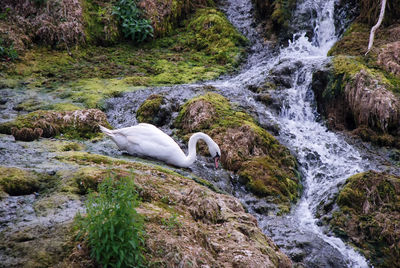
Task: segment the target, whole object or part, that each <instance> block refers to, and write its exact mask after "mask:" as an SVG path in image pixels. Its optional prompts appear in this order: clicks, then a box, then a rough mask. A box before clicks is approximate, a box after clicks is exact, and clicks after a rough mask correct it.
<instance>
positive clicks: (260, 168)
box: [239, 152, 302, 203]
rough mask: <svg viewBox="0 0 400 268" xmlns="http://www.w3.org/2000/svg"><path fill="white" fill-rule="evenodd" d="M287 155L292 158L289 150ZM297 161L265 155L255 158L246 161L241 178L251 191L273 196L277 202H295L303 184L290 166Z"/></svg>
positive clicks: (240, 173) (241, 170)
mask: <svg viewBox="0 0 400 268" xmlns="http://www.w3.org/2000/svg"><path fill="white" fill-rule="evenodd" d="M287 154H288V155H287V157H288V158H292V159H291V161H295V160H294V159H293V157H291V156H290V153H289V152H287ZM292 166H295V163H289V164H285V161H284V158H281V157H275V158H272V157H270V156H265V157H262V158H253V159H252V160H250V161H247V162H246V163H244V165H243V167H242V168H241V169H240V171H239V175H240V176H241V179H242V180H244V182H246V186H247V187H248V188H249V190H250V191H251V192H253V193H254V194H256V195H258V196H261V197H267V196H270V197H273V198H272V199H273V200H275V202H277V203H290V202H295V201H296V200H297V199H298V198H299V196H300V191H301V188H302V187H301V184H300V182H299V179H298V178H296V176H295V174H294V172H293V170H291V169H290V167H292Z"/></svg>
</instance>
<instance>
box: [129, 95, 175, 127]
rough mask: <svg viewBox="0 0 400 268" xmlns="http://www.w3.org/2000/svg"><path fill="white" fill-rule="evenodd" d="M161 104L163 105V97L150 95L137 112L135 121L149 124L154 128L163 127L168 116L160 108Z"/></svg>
mask: <svg viewBox="0 0 400 268" xmlns="http://www.w3.org/2000/svg"><path fill="white" fill-rule="evenodd" d="M163 104H165V101H164V97H163V96H161V95H159V94H153V95H150V96H149V97H148V98H147V99H146V100H145V101H144V102H143V103H142V104H141V105H140V107H139V109H138V110H137V112H136V118H137V120H138V121H139V122H140V123H150V124H153V125H156V126H162V125H164V124H165V123H166V121H167V120H168V118H169V117H170V114H169V113H168V111H167V110H166V109H163V108H162V105H163Z"/></svg>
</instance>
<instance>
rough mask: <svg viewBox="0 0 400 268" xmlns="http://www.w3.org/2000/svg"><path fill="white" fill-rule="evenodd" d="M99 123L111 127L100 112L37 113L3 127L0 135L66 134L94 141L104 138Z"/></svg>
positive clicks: (20, 137) (29, 138) (27, 138)
mask: <svg viewBox="0 0 400 268" xmlns="http://www.w3.org/2000/svg"><path fill="white" fill-rule="evenodd" d="M99 124H100V125H104V126H108V127H110V126H109V124H108V122H107V117H106V115H105V114H104V113H103V112H102V111H100V110H97V109H89V110H75V111H41V110H39V111H35V112H31V113H29V114H26V115H21V116H18V117H17V118H16V119H15V120H13V121H10V122H6V123H2V124H0V133H3V134H9V135H10V134H12V135H13V136H14V137H15V139H16V140H22V141H33V140H35V139H38V138H40V137H45V138H50V137H55V136H58V135H61V134H62V135H63V136H64V137H66V138H69V139H83V138H86V139H88V138H89V139H90V138H94V137H97V136H98V135H100V129H99Z"/></svg>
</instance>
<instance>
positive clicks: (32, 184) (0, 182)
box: [0, 166, 39, 195]
mask: <svg viewBox="0 0 400 268" xmlns="http://www.w3.org/2000/svg"><path fill="white" fill-rule="evenodd" d="M0 188H1V190H2V191H4V192H6V193H8V194H9V195H27V194H32V193H34V192H36V191H37V190H38V189H39V180H38V178H37V176H36V175H35V174H33V173H31V172H28V171H26V170H23V169H19V168H9V167H1V166H0Z"/></svg>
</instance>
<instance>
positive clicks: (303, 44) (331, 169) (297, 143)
mask: <svg viewBox="0 0 400 268" xmlns="http://www.w3.org/2000/svg"><path fill="white" fill-rule="evenodd" d="M307 10H311V11H314V12H313V13H315V14H316V16H315V17H313V18H312V21H311V22H309V23H311V25H315V28H314V32H313V33H314V35H313V38H312V39H311V40H309V38H307V37H306V32H299V33H296V34H295V35H294V38H293V41H290V42H289V45H288V46H287V47H286V48H283V49H281V51H280V53H279V55H277V56H276V57H275V59H272V60H270V61H269V62H268V63H267V64H263V65H264V66H263V67H264V70H263V71H264V73H265V71H266V70H271V69H272V68H274V67H275V66H277V65H280V64H282V63H284V64H286V65H295V66H296V67H298V68H297V70H295V71H294V75H293V76H292V78H293V81H292V87H291V88H289V89H287V91H286V94H285V95H284V99H283V103H284V105H283V108H282V110H281V112H280V114H279V115H278V117H275V119H276V121H277V122H278V124H279V126H280V129H281V131H280V137H279V139H280V141H281V142H282V143H284V144H285V145H287V146H288V147H289V148H290V149H291V150H292V151H293V152H295V153H296V155H297V158H298V161H299V163H300V165H301V170H302V173H303V175H304V193H303V197H302V199H301V201H300V202H299V204H298V206H297V207H296V208H295V209H294V211H293V212H292V213H291V214H290V215H288V216H286V217H283V218H281V219H280V220H277V219H276V217H273V216H270V217H263V216H259V217H258V218H259V221H260V225H261V226H262V228H263V229H264V230H265V231H266V232H267V233H268V234H269V235H270V236H272V238H275V237H276V238H278V239H277V240H278V241H276V242H277V243H278V244H280V245H281V246H283V247H284V248H285V247H286V248H287V249H288V248H291V247H293V245H291V244H292V243H288V241H291V240H292V242H293V241H296V240H298V239H299V237H301V236H303V235H306V236H311V237H313V238H312V239H313V240H323V241H324V242H325V243H326V244H324V243H323V242H322V241H320V242H318V244H320V243H321V242H322V243H321V244H320V247H321V248H320V249H319V250H315V249H314V250H312V252H313V253H314V254H326V253H327V252H329V251H331V249H334V251H335V250H337V252H339V253H340V254H341V255H342V256H341V257H342V260H341V261H339V260H338V259H339V258H338V257H337V256H334V255H332V259H331V260H326V261H324V260H318V261H316V258H315V256H309V257H306V258H305V259H306V260H305V262H306V263H308V265H318V266H321V265H322V266H325V265H328V266H338V267H341V266H343V265H346V266H351V267H367V266H368V265H367V263H366V261H365V259H364V258H363V257H362V256H360V255H359V254H358V253H357V252H355V251H354V250H353V249H351V248H350V247H348V246H346V245H345V244H344V243H343V242H342V241H341V240H340V239H338V238H335V237H332V236H327V235H325V234H324V233H323V231H322V229H321V228H320V227H318V226H317V219H316V218H315V217H314V214H315V212H316V208H317V206H318V205H319V204H320V202H321V201H324V200H327V199H328V198H329V197H331V195H332V194H333V193H336V192H337V189H338V186H339V185H341V184H343V182H344V181H345V180H346V178H348V177H349V176H351V175H353V174H355V173H357V172H360V171H362V170H363V168H362V165H361V157H360V155H359V153H358V152H357V151H356V150H355V149H354V148H352V147H351V146H350V145H348V144H347V143H346V142H345V141H343V140H342V139H340V138H338V136H337V135H335V134H334V133H332V132H329V131H328V130H327V129H326V127H325V126H323V125H322V124H320V123H318V122H317V118H316V111H315V109H314V105H313V96H312V91H311V89H310V85H311V80H312V73H313V71H314V70H316V69H318V68H319V67H321V66H322V64H324V63H325V62H326V60H327V56H326V55H327V52H328V50H329V49H330V48H331V47H332V45H333V44H334V43H335V42H336V40H337V37H336V36H335V26H334V18H333V13H334V1H333V0H330V1H323V0H322V1H318V0H317V1H316V0H314V1H311V0H306V1H304V2H302V3H299V4H298V7H297V10H296V12H295V14H294V16H296V13H301V12H307ZM253 57H254V55H253ZM251 69H252V68H251ZM251 69H250V70H246V72H244V73H241V74H239V75H238V76H236V77H234V78H232V79H231V80H230V81H229V80H228V81H224V82H223V85H225V86H227V85H230V84H236V85H237V83H238V81H240V82H241V83H242V85H243V81H252V82H254V79H252V77H254V76H257V80H258V81H259V80H260V76H262V73H259V72H256V73H255V72H254V69H253V70H251ZM249 73H251V75H250V78H249V77H248V74H249ZM244 76H245V77H246V79H244ZM264 78H265V77H264ZM232 82H233V83H232ZM228 87H229V86H228ZM260 121H261V123H262V119H261V120H260ZM242 198H243V196H242ZM243 199H244V201H245V202H246V199H247V198H246V197H244V198H243ZM253 212H254V211H253ZM271 223H272V224H271ZM278 225H282V226H286V228H279V227H278ZM296 225H298V226H297V228H296ZM284 229H286V231H284ZM270 230H274V231H270ZM277 230H278V231H277ZM277 232H280V234H278V235H277ZM282 233H284V234H282ZM300 240H301V238H300ZM300 244H301V243H300ZM292 253H293V252H292ZM292 255H293V256H292V257H295V256H296V253H293V254H292ZM335 259H336V260H335Z"/></svg>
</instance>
